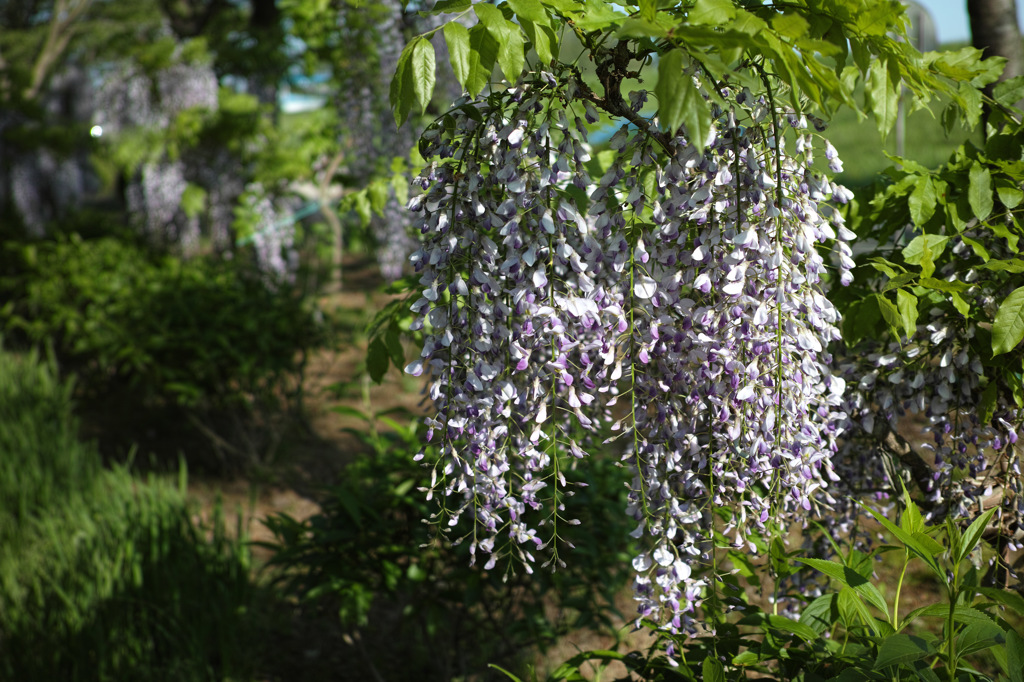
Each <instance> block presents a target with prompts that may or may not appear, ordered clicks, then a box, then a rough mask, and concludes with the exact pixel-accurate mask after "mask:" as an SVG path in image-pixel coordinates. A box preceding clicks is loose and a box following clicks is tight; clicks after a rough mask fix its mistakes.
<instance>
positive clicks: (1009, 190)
mask: <svg viewBox="0 0 1024 682" xmlns="http://www.w3.org/2000/svg"><path fill="white" fill-rule="evenodd" d="M996 194H997V195H999V201H1000V203H1002V204H1003V206H1005V207H1006V208H1017V206H1019V205H1020V202H1021V201H1024V192H1022V191H1021V190H1020V188H1019V187H996Z"/></svg>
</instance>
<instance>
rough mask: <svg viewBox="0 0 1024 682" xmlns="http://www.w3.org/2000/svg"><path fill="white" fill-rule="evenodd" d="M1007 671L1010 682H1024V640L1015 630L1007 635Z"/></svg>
mask: <svg viewBox="0 0 1024 682" xmlns="http://www.w3.org/2000/svg"><path fill="white" fill-rule="evenodd" d="M1006 669H1007V670H1008V671H1009V673H1010V682H1024V639H1022V638H1021V636H1020V635H1018V634H1017V633H1016V632H1015V631H1014V630H1010V631H1009V632H1007V633H1006Z"/></svg>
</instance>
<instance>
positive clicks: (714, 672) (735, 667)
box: [509, 493, 1024, 682]
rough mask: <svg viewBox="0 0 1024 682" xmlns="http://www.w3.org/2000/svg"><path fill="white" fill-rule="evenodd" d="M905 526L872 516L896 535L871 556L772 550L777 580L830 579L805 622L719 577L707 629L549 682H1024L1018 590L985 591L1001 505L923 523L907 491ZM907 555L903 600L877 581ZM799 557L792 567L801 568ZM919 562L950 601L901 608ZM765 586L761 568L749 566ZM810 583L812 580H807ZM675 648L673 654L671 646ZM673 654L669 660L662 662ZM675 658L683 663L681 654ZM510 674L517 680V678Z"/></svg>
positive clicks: (1023, 606)
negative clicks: (880, 570) (612, 672)
mask: <svg viewBox="0 0 1024 682" xmlns="http://www.w3.org/2000/svg"><path fill="white" fill-rule="evenodd" d="M903 503H904V505H905V508H904V511H903V514H902V516H901V518H900V522H899V524H896V523H893V522H891V521H889V520H888V519H887V518H886V517H885V516H883V515H882V514H880V513H878V512H877V511H874V510H872V509H868V512H870V514H871V515H872V516H874V517H875V520H877V521H878V522H879V523H880V524H881V525H882V527H883V528H884V529H885V530H886V531H888V534H889V536H890V537H891V540H892V544H889V545H884V546H881V547H878V548H876V549H875V550H874V551H872V552H864V551H861V550H859V549H856V548H852V547H851V548H848V549H846V550H845V551H844V550H842V549H841V548H840V547H839V546H838V545H837V546H836V547H835V550H836V554H837V559H838V560H836V561H830V560H825V559H820V558H801V557H798V556H797V554H798V553H796V552H793V553H785V552H784V551H782V552H772V554H773V557H772V564H773V570H774V571H775V572H776V575H777V577H779V578H786V577H791V576H792V575H794V574H796V573H797V572H800V571H803V572H809V573H812V574H815V575H814V576H812V578H816V579H818V580H822V579H823V580H824V582H825V583H826V584H827V583H828V582H829V581H831V582H832V583H833V584H834V585H835V588H834V589H825V590H824V591H823V593H822V594H820V596H817V597H814V595H813V594H808V593H807V591H805V592H803V593H801V594H794V595H790V598H791V599H795V600H796V601H797V602H799V603H801V605H802V607H803V608H802V609H801V612H800V614H799V617H796V616H793V615H792V614H788V615H787V614H783V613H780V612H779V610H778V609H775V611H774V612H772V613H768V612H766V611H764V610H762V609H761V608H760V607H759V606H757V605H756V604H753V603H751V601H750V600H749V599H748V596H747V594H746V593H745V592H744V590H743V589H742V588H741V586H740V584H739V581H738V579H737V576H736V575H734V574H723V575H720V576H719V577H718V578H717V579H716V585H715V586H714V590H713V593H712V597H711V598H709V599H708V600H707V601H705V603H704V608H705V614H706V618H707V621H706V625H707V628H706V634H702V635H700V636H697V637H692V638H687V637H685V636H680V635H671V634H669V633H668V632H667V631H665V630H664V629H659V628H657V627H656V625H655V624H654V623H652V622H645V623H644V625H645V627H647V628H649V629H650V630H651V632H652V634H654V635H655V636H656V637H657V638H658V639H659V640H660V641H659V643H658V644H656V645H654V646H652V647H651V648H650V650H649V651H647V652H643V651H633V652H629V653H626V654H623V653H621V652H616V651H588V652H583V653H581V654H579V655H577V656H574V657H573V658H572V659H570V660H568V661H566V662H565V663H564V664H563V665H561V666H560V667H559V668H557V669H556V670H555V671H554V672H553V673H552V674H551V676H550V677H549V678H548V680H549V682H560V681H562V680H582V679H584V678H583V677H582V676H581V675H582V670H583V669H584V666H587V667H589V666H597V667H599V668H600V667H603V666H606V665H607V664H609V663H613V662H617V663H621V664H623V665H624V666H625V668H626V669H627V670H628V671H629V676H628V677H627V678H623V679H628V680H635V679H638V678H639V679H641V680H647V681H651V682H653V681H654V680H659V681H660V680H691V681H694V682H696V681H697V680H703V681H704V682H723V681H724V680H726V679H748V678H750V676H751V675H752V674H753V675H757V678H756V679H761V680H803V681H805V682H810V681H812V680H834V681H835V682H866V681H868V680H878V681H880V682H881V681H882V680H892V681H897V680H920V681H921V682H939V681H940V680H949V681H950V682H956V681H959V682H975V681H978V682H981V681H988V680H995V679H998V680H1010V682H1021V680H1022V679H1024V638H1022V637H1021V636H1020V635H1019V634H1018V631H1017V629H1015V626H1014V623H1017V624H1019V623H1020V622H1021V619H1022V618H1024V599H1022V598H1021V595H1020V594H1019V593H1017V592H1014V591H1010V590H1005V589H1002V588H998V587H993V586H991V585H986V584H985V583H986V580H985V579H984V577H983V575H982V572H981V571H980V570H979V567H980V566H981V565H982V563H983V549H984V547H983V545H982V543H981V540H982V536H983V534H984V533H985V532H986V528H987V527H989V525H990V523H991V521H992V516H993V514H994V513H995V511H996V509H994V508H992V509H989V510H988V511H987V512H985V513H984V514H982V515H981V516H979V517H978V518H977V519H975V521H974V522H973V523H972V524H971V525H970V526H969V527H968V528H967V529H966V530H961V529H960V527H959V525H958V524H957V523H956V522H954V521H953V520H948V521H946V522H945V523H943V524H940V525H926V524H925V521H924V517H923V515H922V512H921V510H920V509H919V508H918V507H917V505H916V504H915V503H914V502H913V501H912V500H911V498H910V496H909V495H907V494H906V493H904V497H903ZM887 552H895V553H896V554H897V555H898V556H899V557H900V559H901V561H900V563H899V569H900V577H899V579H898V581H897V583H896V586H895V591H894V593H889V594H886V592H887V591H888V590H887V587H888V586H887V585H884V584H882V583H881V581H879V580H878V579H877V577H876V576H875V574H874V570H875V567H876V566H877V565H878V563H879V561H880V560H881V556H882V554H883V553H887ZM794 560H795V561H794ZM911 562H920V563H922V564H923V565H924V566H925V567H926V568H927V569H928V571H929V572H930V573H931V577H932V578H933V579H934V582H935V584H936V585H938V586H939V588H940V592H941V593H942V595H943V596H944V597H945V600H944V601H940V602H936V603H932V604H925V605H924V606H920V607H918V608H916V609H914V610H912V611H910V612H909V613H901V611H900V594H901V591H902V588H903V587H904V580H905V578H906V575H907V567H908V565H910V564H911ZM741 572H744V573H745V574H747V575H748V576H749V577H750V578H751V579H752V580H751V585H752V586H757V587H760V583H759V582H755V581H757V580H760V578H762V577H763V576H764V573H763V572H762V573H760V574H758V573H756V572H750V573H747V572H746V571H741ZM805 584H806V583H805ZM666 642H667V643H668V646H667V647H665V646H664V645H665V643H666ZM661 648H667V649H668V651H669V656H664V655H660V651H659V649H661ZM672 652H677V656H676V660H673V657H674V655H673V653H672ZM509 678H511V679H513V680H518V678H517V677H515V676H514V675H509Z"/></svg>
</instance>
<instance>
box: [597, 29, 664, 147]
mask: <svg viewBox="0 0 1024 682" xmlns="http://www.w3.org/2000/svg"><path fill="white" fill-rule="evenodd" d="M587 47H588V48H589V49H590V50H591V54H592V55H593V56H594V60H595V61H596V62H597V77H598V80H600V81H601V87H602V88H603V90H604V97H601V96H599V95H597V93H595V92H594V91H593V90H591V89H590V88H589V87H588V86H587V84H586V83H584V82H583V80H582V79H578V80H579V84H580V90H581V92H582V94H583V97H584V99H586V100H588V101H590V102H593V103H594V104H595V105H597V106H599V107H600V108H602V109H604V110H605V111H606V112H608V113H609V114H611V115H612V116H615V117H618V118H624V119H626V120H627V121H629V122H630V123H632V124H633V125H635V126H636V127H637V128H639V129H640V130H642V131H643V132H644V133H646V134H647V135H648V136H649V137H651V138H653V139H654V140H656V141H657V142H658V144H660V145H661V146H662V147H663V148H664V149H665V151H667V152H670V153H671V150H672V140H671V137H670V136H669V135H667V134H666V133H664V132H662V131H655V130H654V129H653V126H652V125H651V122H650V121H649V120H647V119H646V118H644V117H643V116H641V115H640V114H638V113H636V112H635V111H633V110H632V109H631V108H630V106H629V105H628V104H627V103H626V101H625V100H624V99H622V81H623V80H624V79H626V78H629V77H635V76H636V74H635V73H631V72H630V71H629V62H630V60H633V59H642V58H643V57H645V56H646V53H644V54H639V53H637V52H634V51H633V50H630V49H629V44H628V43H627V42H626V41H620V42H619V43H617V44H616V45H615V47H614V48H613V49H611V50H603V49H601V48H599V47H595V46H593V45H591V44H589V43H588V44H587Z"/></svg>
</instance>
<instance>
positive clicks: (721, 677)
mask: <svg viewBox="0 0 1024 682" xmlns="http://www.w3.org/2000/svg"><path fill="white" fill-rule="evenodd" d="M701 670H702V671H703V673H704V682H725V666H724V665H722V662H721V661H719V660H718V659H717V658H715V657H714V656H708V657H707V658H705V659H704V664H703V666H701Z"/></svg>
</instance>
